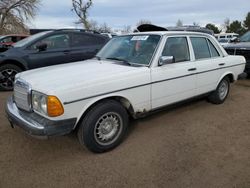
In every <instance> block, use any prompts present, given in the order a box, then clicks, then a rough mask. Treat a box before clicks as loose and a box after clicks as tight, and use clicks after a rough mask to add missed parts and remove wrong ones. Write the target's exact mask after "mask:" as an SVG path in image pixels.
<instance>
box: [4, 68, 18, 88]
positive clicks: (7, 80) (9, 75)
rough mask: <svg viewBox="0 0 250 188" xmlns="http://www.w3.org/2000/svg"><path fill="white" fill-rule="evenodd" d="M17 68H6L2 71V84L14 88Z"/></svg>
mask: <svg viewBox="0 0 250 188" xmlns="http://www.w3.org/2000/svg"><path fill="white" fill-rule="evenodd" d="M16 74H17V71H16V70H13V69H5V70H3V71H1V72H0V85H1V86H2V87H4V88H6V89H12V88H13V83H14V80H15V75H16Z"/></svg>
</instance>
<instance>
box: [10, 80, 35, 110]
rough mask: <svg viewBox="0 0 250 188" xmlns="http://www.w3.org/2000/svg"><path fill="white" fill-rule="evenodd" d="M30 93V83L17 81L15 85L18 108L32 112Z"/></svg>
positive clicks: (15, 98)
mask: <svg viewBox="0 0 250 188" xmlns="http://www.w3.org/2000/svg"><path fill="white" fill-rule="evenodd" d="M30 91H31V88H30V86H29V84H28V83H26V82H25V81H22V80H20V79H18V80H16V81H15V85H14V101H15V103H16V105H17V107H18V108H20V109H22V110H25V111H30V110H31V107H30V106H31V104H30V101H31V99H30V97H31V96H30Z"/></svg>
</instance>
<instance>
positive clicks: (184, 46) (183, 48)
mask: <svg viewBox="0 0 250 188" xmlns="http://www.w3.org/2000/svg"><path fill="white" fill-rule="evenodd" d="M162 56H173V57H174V59H175V62H183V61H190V55H189V49H188V43H187V38H186V37H171V38H168V39H167V42H166V44H165V47H164V49H163V52H162Z"/></svg>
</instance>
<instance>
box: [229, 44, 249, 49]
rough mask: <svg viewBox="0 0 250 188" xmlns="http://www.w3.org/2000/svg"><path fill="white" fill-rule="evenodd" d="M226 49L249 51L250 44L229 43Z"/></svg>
mask: <svg viewBox="0 0 250 188" xmlns="http://www.w3.org/2000/svg"><path fill="white" fill-rule="evenodd" d="M225 48H226V49H235V48H236V49H244V50H245V49H247V50H250V42H238V43H228V44H227V45H226V46H225Z"/></svg>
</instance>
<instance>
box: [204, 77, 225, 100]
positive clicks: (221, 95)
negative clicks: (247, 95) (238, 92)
mask: <svg viewBox="0 0 250 188" xmlns="http://www.w3.org/2000/svg"><path fill="white" fill-rule="evenodd" d="M229 90H230V81H229V78H228V77H225V78H223V79H222V80H221V82H220V83H219V85H218V86H217V88H216V90H215V91H214V92H212V93H211V94H210V96H209V97H208V100H209V101H210V102H211V103H213V104H222V103H223V102H224V101H225V100H226V98H227V96H228V94H229Z"/></svg>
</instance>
